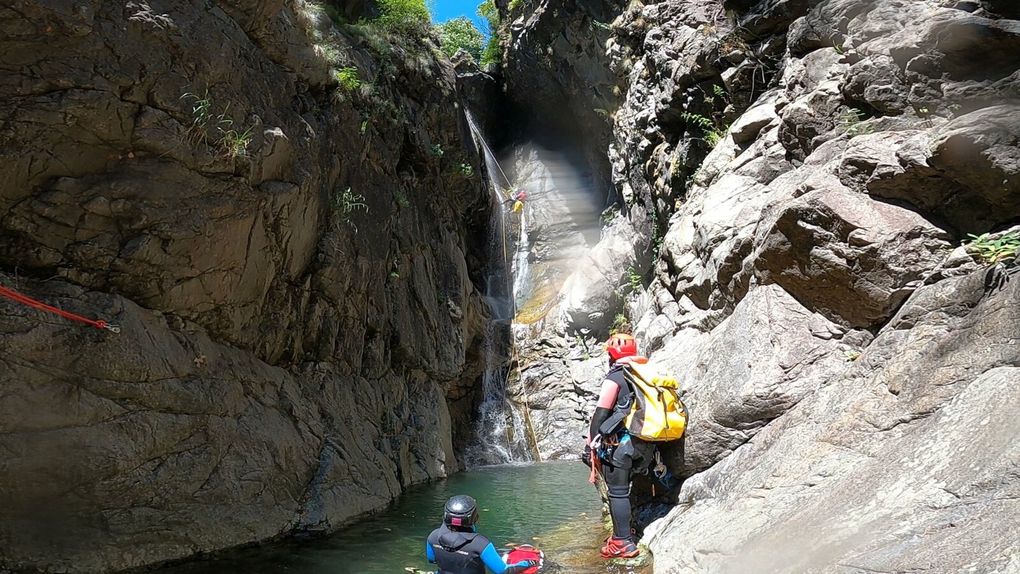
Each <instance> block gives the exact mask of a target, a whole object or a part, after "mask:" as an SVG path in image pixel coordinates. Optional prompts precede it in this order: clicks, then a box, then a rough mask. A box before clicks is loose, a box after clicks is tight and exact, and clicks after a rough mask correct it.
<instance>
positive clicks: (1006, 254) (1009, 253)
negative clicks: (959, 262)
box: [966, 231, 1020, 263]
mask: <svg viewBox="0 0 1020 574" xmlns="http://www.w3.org/2000/svg"><path fill="white" fill-rule="evenodd" d="M967 237H970V241H969V242H968V243H967V244H966V247H967V253H970V254H971V255H972V256H974V257H975V258H977V259H979V260H981V261H984V262H985V263H999V262H1000V261H1006V260H1009V259H1016V258H1017V255H1018V253H1020V231H1011V232H1009V233H1004V234H1002V235H1000V236H999V237H993V236H992V235H991V234H989V233H982V234H981V235H971V234H968V235H967Z"/></svg>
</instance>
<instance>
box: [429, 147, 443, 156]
mask: <svg viewBox="0 0 1020 574" xmlns="http://www.w3.org/2000/svg"><path fill="white" fill-rule="evenodd" d="M429 153H430V154H432V155H433V156H435V157H443V146H442V144H432V147H430V148H429Z"/></svg>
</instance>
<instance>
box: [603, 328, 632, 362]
mask: <svg viewBox="0 0 1020 574" xmlns="http://www.w3.org/2000/svg"><path fill="white" fill-rule="evenodd" d="M606 351H608V352H609V360H610V361H619V360H620V359H622V358H624V357H633V356H635V355H637V341H636V340H635V339H634V337H631V336H630V335H626V334H624V333H617V334H616V335H613V336H612V337H610V338H609V340H608V341H606Z"/></svg>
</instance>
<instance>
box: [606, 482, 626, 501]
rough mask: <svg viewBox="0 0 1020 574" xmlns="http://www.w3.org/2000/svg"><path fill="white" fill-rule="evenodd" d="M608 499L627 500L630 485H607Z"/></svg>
mask: <svg viewBox="0 0 1020 574" xmlns="http://www.w3.org/2000/svg"><path fill="white" fill-rule="evenodd" d="M606 487H607V490H608V491H609V498H629V497H630V484H607V485H606Z"/></svg>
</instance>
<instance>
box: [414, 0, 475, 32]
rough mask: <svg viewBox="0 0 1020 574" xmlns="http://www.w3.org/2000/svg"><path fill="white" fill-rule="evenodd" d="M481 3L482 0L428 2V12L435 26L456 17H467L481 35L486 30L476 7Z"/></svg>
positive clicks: (430, 0) (438, 0) (433, 0)
mask: <svg viewBox="0 0 1020 574" xmlns="http://www.w3.org/2000/svg"><path fill="white" fill-rule="evenodd" d="M481 3H482V0H429V1H428V5H429V10H431V11H432V21H433V22H435V23H436V24H441V23H443V22H446V21H447V20H452V19H454V18H456V17H457V16H467V17H468V18H471V19H472V20H473V21H474V22H475V26H477V27H478V29H479V30H481V32H482V33H483V34H485V33H486V32H487V31H488V29H487V26H486V24H485V20H484V19H483V18H482V17H481V16H479V15H478V13H477V10H478V5H479V4H481Z"/></svg>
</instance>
